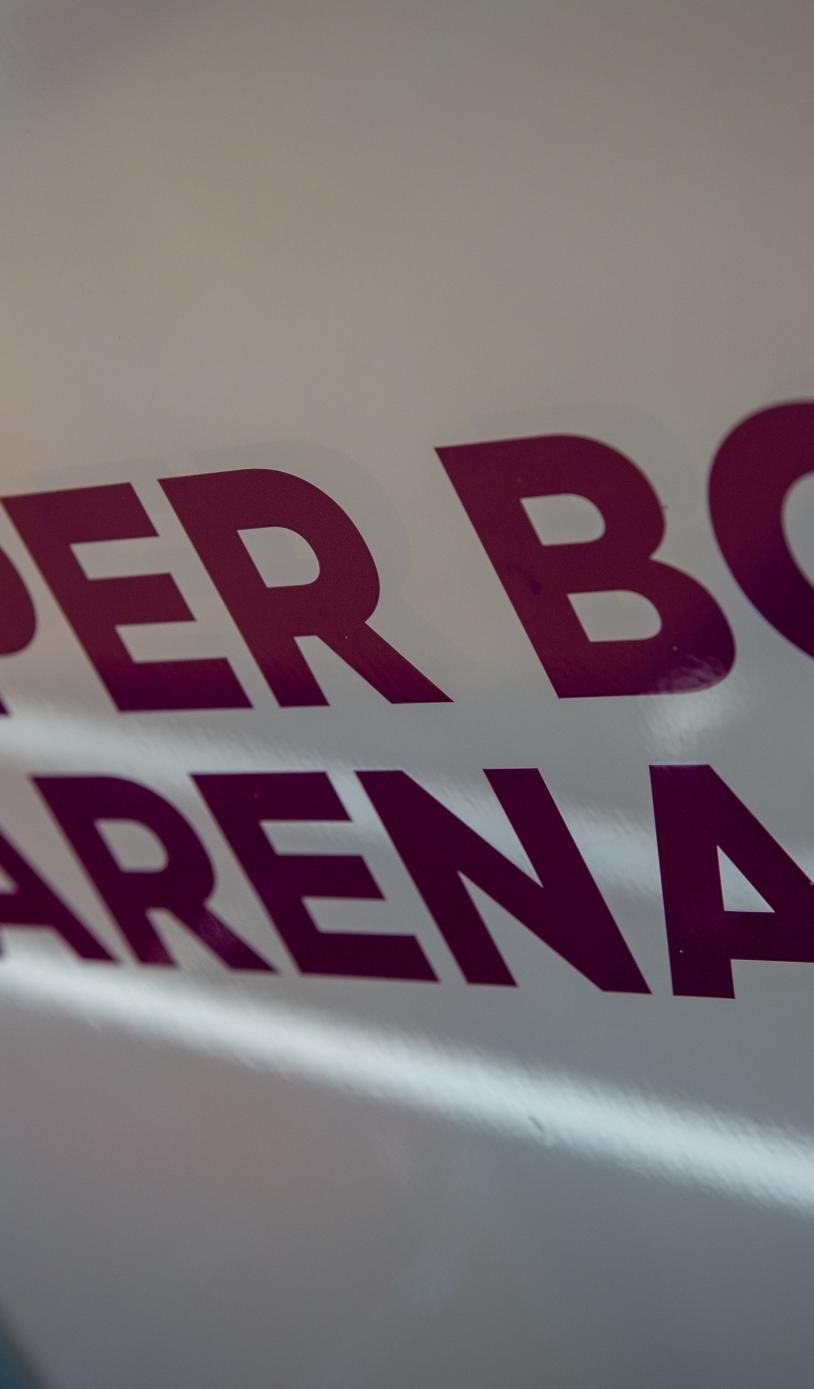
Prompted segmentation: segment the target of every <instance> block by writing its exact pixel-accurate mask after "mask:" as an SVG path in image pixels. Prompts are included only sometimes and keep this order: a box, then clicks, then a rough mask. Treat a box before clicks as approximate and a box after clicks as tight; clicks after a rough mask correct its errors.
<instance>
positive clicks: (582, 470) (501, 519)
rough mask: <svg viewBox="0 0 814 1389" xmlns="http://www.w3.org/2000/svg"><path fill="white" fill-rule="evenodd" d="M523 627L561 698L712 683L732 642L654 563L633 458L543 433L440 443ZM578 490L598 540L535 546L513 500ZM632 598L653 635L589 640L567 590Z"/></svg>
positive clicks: (654, 505) (693, 591)
mask: <svg viewBox="0 0 814 1389" xmlns="http://www.w3.org/2000/svg"><path fill="white" fill-rule="evenodd" d="M438 456H439V458H440V459H441V462H442V463H443V465H444V467H445V468H446V471H447V474H448V475H449V478H450V481H451V482H452V485H453V486H454V488H455V490H456V492H457V493H458V496H459V497H460V499H461V501H462V502H463V505H464V507H465V508H466V511H467V514H468V515H469V519H470V520H471V522H472V524H473V526H474V527H475V530H476V531H477V533H478V535H479V537H480V540H481V542H482V544H483V545H484V547H485V549H486V552H487V554H488V556H489V558H490V560H491V561H492V564H493V565H494V568H495V570H496V572H497V575H498V577H499V579H500V581H501V583H502V584H503V587H504V589H505V590H506V593H507V595H508V597H509V599H510V601H511V603H512V605H513V607H514V610H515V612H516V613H517V616H518V617H519V618H520V621H521V622H522V624H523V626H524V627H525V629H526V633H527V635H528V637H529V639H530V641H531V643H532V645H533V647H534V649H535V651H536V652H537V655H538V657H539V659H540V661H541V662H542V664H543V666H544V667H545V670H546V672H547V674H548V677H549V679H550V680H551V683H552V684H553V686H554V689H555V690H556V691H557V694H558V695H560V697H561V698H569V699H573V698H576V697H582V696H591V695H592V696H602V695H641V694H659V693H667V692H671V691H678V690H698V689H703V688H705V687H706V686H708V685H714V684H716V683H717V682H718V681H719V680H722V679H723V677H724V676H725V675H726V674H727V673H728V672H729V670H730V669H731V668H732V664H733V661H734V659H735V646H734V642H733V639H732V634H731V632H730V630H729V626H728V624H727V621H726V618H725V617H724V615H723V613H722V612H721V610H720V608H719V607H718V605H717V603H716V602H715V601H714V599H713V598H712V597H711V596H710V594H709V593H707V591H706V589H704V588H702V586H701V584H699V583H698V582H697V581H696V580H695V579H692V578H690V577H689V575H687V574H684V573H683V572H682V571H681V570H679V569H676V568H674V567H673V566H672V565H668V564H665V563H663V562H662V561H661V560H656V559H653V558H652V556H653V553H654V551H655V550H656V549H657V547H658V546H659V545H660V544H661V542H662V540H663V539H664V531H665V527H664V517H663V512H662V508H661V504H660V502H659V499H658V497H657V496H656V493H655V492H654V490H653V488H652V487H651V485H650V483H649V482H648V481H647V478H646V477H645V476H644V474H643V473H641V472H640V470H639V469H638V468H637V467H636V466H635V464H634V463H632V462H631V461H630V459H629V458H626V457H625V456H624V455H623V454H621V453H618V452H617V451H616V450H615V449H612V448H609V447H608V446H607V445H606V444H601V443H598V442H597V441H596V440H594V439H585V438H580V437H578V436H575V435H574V436H572V435H548V436H542V437H540V438H532V439H508V440H504V441H501V442H499V443H482V444H463V445H460V446H457V447H453V448H443V449H439V450H438ZM568 494H576V495H578V496H581V497H586V498H587V499H588V500H589V501H591V502H593V504H594V505H595V506H596V507H598V509H599V511H600V512H601V514H602V517H603V520H604V523H605V530H604V533H603V534H602V535H601V536H600V537H599V539H598V540H592V541H585V542H582V543H579V544H568V545H543V544H542V543H541V542H540V540H539V539H538V537H537V534H536V532H535V530H534V527H533V525H532V523H531V521H530V520H529V518H528V516H527V515H526V512H525V510H524V508H523V505H522V502H523V499H527V498H532V497H550V496H557V495H568ZM620 590H624V591H628V592H633V593H638V594H641V595H642V596H643V597H645V598H646V599H648V601H649V602H650V603H652V605H653V607H654V608H655V609H656V611H657V612H658V615H659V618H660V622H661V627H660V630H659V631H658V632H657V633H656V634H655V635H654V636H651V637H646V638H639V639H628V640H624V641H591V640H590V639H589V637H588V636H587V634H586V632H585V630H584V628H583V627H582V624H581V623H580V621H579V619H578V617H577V615H576V613H575V611H574V608H573V606H572V604H571V603H570V601H569V597H570V596H571V595H574V594H579V593H601V592H616V591H620Z"/></svg>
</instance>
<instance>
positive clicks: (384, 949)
mask: <svg viewBox="0 0 814 1389" xmlns="http://www.w3.org/2000/svg"><path fill="white" fill-rule="evenodd" d="M194 780H195V782H196V784H197V786H198V787H199V788H200V791H201V793H202V794H203V796H204V798H205V800H206V803H207V805H208V806H209V808H210V810H211V811H212V814H213V815H214V816H215V819H216V820H217V822H218V824H219V825H220V827H221V829H222V830H223V833H224V834H225V836H226V838H227V840H228V841H229V844H230V845H231V847H232V849H233V850H234V853H235V855H236V856H237V858H238V860H239V862H240V863H241V865H242V867H243V869H244V871H245V873H246V875H247V877H248V878H249V880H250V882H251V883H252V885H253V886H254V889H255V891H256V893H257V895H258V897H259V898H260V900H261V902H262V903H263V905H264V906H265V908H266V910H267V911H268V913H269V916H270V917H271V919H272V921H273V922H274V924H275V926H276V927H277V930H278V931H279V932H280V935H281V936H282V938H283V940H284V941H285V943H286V945H287V946H288V949H289V950H290V952H291V954H292V956H293V958H294V960H295V961H296V964H297V966H298V968H299V969H300V970H301V971H302V973H303V974H339V975H346V976H348V977H352V978H368V979H425V980H434V979H435V977H436V976H435V973H434V972H433V969H432V967H431V965H430V963H429V961H428V960H427V958H426V956H425V955H424V952H423V950H422V949H421V946H420V945H419V943H418V941H417V940H416V939H415V938H414V937H413V936H405V935H391V936H384V935H372V934H370V935H368V934H364V935H363V934H361V933H351V932H344V931H321V930H320V929H319V927H318V926H317V925H316V924H315V922H314V920H313V917H312V916H311V914H310V912H309V911H308V908H307V907H306V905H305V899H306V898H310V897H314V898H334V899H343V900H344V899H357V900H358V899H363V900H376V901H379V900H381V898H382V892H381V889H380V888H379V886H378V884H377V882H376V880H375V878H374V877H373V875H372V873H371V872H370V869H369V868H368V867H367V864H366V863H365V862H364V860H363V859H361V858H359V857H358V855H350V854H280V853H277V851H276V850H275V849H274V848H273V847H272V845H271V844H270V842H269V839H268V837H267V835H266V834H265V832H264V830H263V824H264V823H266V822H274V821H294V822H296V821H305V820H320V821H326V820H327V821H335V820H336V821H339V820H347V819H348V818H349V816H348V814H347V811H346V810H345V807H344V806H343V804H342V802H341V800H340V799H339V796H338V795H337V793H336V791H335V790H334V788H333V786H332V785H331V782H330V780H329V778H328V777H327V775H326V774H325V773H324V772H261V773H252V772H248V773H241V774H235V775H210V776H196V777H195V778H194Z"/></svg>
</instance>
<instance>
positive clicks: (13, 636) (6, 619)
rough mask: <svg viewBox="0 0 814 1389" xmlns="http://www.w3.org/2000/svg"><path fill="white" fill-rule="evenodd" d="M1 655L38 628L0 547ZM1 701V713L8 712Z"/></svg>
mask: <svg viewBox="0 0 814 1389" xmlns="http://www.w3.org/2000/svg"><path fill="white" fill-rule="evenodd" d="M0 594H2V602H1V603H0V655H3V656H10V655H12V654H13V653H14V652H15V651H24V650H25V648H26V647H27V646H28V644H29V643H30V642H31V640H32V639H33V636H34V633H35V631H36V630H37V616H36V613H35V612H34V604H33V603H32V601H31V595H30V594H29V592H28V589H27V588H26V586H25V584H24V583H23V581H22V579H21V578H20V575H19V574H18V572H17V569H16V568H15V566H14V565H13V564H12V562H11V560H10V559H9V557H8V555H7V554H5V552H4V551H3V550H0ZM7 712H8V711H7V709H6V706H5V705H4V704H3V703H2V701H0V714H5V713H7Z"/></svg>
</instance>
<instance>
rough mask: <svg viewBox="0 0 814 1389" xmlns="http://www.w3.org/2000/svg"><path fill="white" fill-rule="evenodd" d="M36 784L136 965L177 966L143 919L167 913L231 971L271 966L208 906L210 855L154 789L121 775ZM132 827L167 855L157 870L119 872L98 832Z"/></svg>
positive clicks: (211, 885) (43, 779)
mask: <svg viewBox="0 0 814 1389" xmlns="http://www.w3.org/2000/svg"><path fill="white" fill-rule="evenodd" d="M34 784H35V785H36V786H37V787H38V789H39V791H40V792H41V794H42V795H43V797H44V798H45V801H46V803H47V805H48V807H49V809H50V810H51V813H52V814H53V816H54V818H55V819H56V821H57V824H58V825H59V827H60V829H61V830H62V832H63V834H64V835H65V837H66V839H67V840H68V842H69V844H70V845H71V847H72V848H73V850H74V852H75V853H76V855H77V857H78V859H79V860H80V862H81V863H82V865H83V866H84V868H85V871H86V872H87V874H88V875H89V877H90V879H91V881H92V882H93V884H94V886H95V887H96V889H97V891H98V893H99V895H100V897H101V898H102V900H103V901H104V902H105V903H106V905H107V907H108V909H109V911H110V913H111V915H112V916H113V918H114V920H115V921H116V922H117V923H118V925H119V928H120V929H121V932H122V934H123V935H124V937H125V939H126V940H127V942H128V944H129V946H130V948H131V949H132V951H133V953H134V955H135V956H136V958H137V959H138V960H140V961H141V963H142V964H144V965H173V964H174V963H175V962H174V960H173V958H172V956H171V955H170V953H169V951H168V950H167V948H166V946H165V945H164V943H163V941H162V940H161V938H160V937H159V935H158V933H157V931H156V930H155V927H154V926H153V924H152V922H151V920H150V917H149V913H150V911H155V910H164V911H168V912H171V913H172V914H173V916H175V917H176V918H177V920H178V921H180V922H181V923H182V925H184V926H186V927H187V929H188V930H189V931H191V932H192V934H193V935H195V936H197V937H198V939H199V940H201V941H202V942H203V944H204V945H206V946H208V947H209V949H210V950H211V951H212V952H213V953H214V954H215V955H217V956H218V957H219V958H220V959H221V960H222V961H223V963H224V964H225V965H227V966H228V967H229V968H230V969H243V970H265V971H268V972H272V973H273V972H274V971H273V967H272V966H271V965H270V964H268V963H267V962H266V961H265V960H263V959H261V957H260V956H259V955H258V954H256V953H255V951H254V950H252V948H251V947H250V946H249V945H247V944H246V943H245V941H242V940H241V939H240V938H239V937H238V936H237V935H235V933H234V931H232V929H231V927H229V926H227V925H226V923H225V922H223V921H221V919H220V918H219V917H217V916H216V915H215V913H214V912H213V911H211V910H210V908H209V907H208V906H207V902H208V900H209V898H210V896H211V895H212V893H213V891H214V888H215V874H214V870H213V868H212V864H211V862H210V860H209V856H208V854H207V852H206V849H205V848H204V846H203V844H202V843H201V841H200V839H199V838H198V836H197V835H196V834H195V832H194V830H193V829H192V827H191V825H189V824H188V823H187V821H186V820H185V819H184V817H183V815H181V814H180V812H179V811H177V810H176V809H175V807H174V806H172V805H170V804H169V802H168V801H165V800H164V799H163V798H162V797H161V796H159V795H158V794H157V793H156V792H155V791H151V790H149V789H148V788H147V787H146V786H141V785H139V783H138V782H134V781H126V780H125V779H124V778H120V777H104V776H98V777H96V776H67V777H59V776H46V777H36V778H35V779H34ZM110 820H113V821H116V820H124V821H135V822H136V823H137V824H139V825H143V826H145V827H146V828H147V829H148V830H150V831H151V832H152V833H153V834H154V835H155V836H156V838H157V839H158V841H159V843H160V844H161V845H162V847H163V849H164V851H165V853H166V860H167V861H166V863H165V864H164V865H163V866H162V867H161V868H149V869H132V868H131V869H125V868H122V867H121V865H120V864H119V863H118V862H117V860H116V859H115V857H114V856H113V854H112V853H111V851H110V849H109V848H108V846H107V844H106V843H105V840H104V838H103V836H102V834H101V832H100V830H99V823H100V822H101V821H110Z"/></svg>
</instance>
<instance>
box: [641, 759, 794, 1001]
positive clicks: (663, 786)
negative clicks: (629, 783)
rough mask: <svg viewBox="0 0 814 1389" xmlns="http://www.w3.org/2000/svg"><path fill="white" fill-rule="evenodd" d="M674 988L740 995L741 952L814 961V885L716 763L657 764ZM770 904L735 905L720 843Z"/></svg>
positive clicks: (746, 956) (656, 802) (654, 778)
mask: <svg viewBox="0 0 814 1389" xmlns="http://www.w3.org/2000/svg"><path fill="white" fill-rule="evenodd" d="M650 777H651V782H652V788H653V807H654V810H655V815H656V835H657V839H658V851H659V863H660V865H661V883H662V892H663V895H664V915H665V919H666V923H667V939H668V945H669V952H670V969H671V971H672V976H673V992H674V993H675V994H689V995H694V996H696V997H701V998H734V997H735V988H734V983H733V979H732V961H733V960H796V961H801V962H802V961H810V962H814V888H813V887H812V884H811V883H810V882H809V880H808V878H807V877H806V875H805V873H803V872H802V870H801V869H800V868H798V867H797V864H796V863H795V862H794V861H793V859H791V858H789V855H788V854H787V853H786V852H785V850H783V849H781V847H780V845H779V844H778V843H777V841H776V840H775V839H773V838H772V836H771V835H770V834H769V832H768V830H766V829H765V828H764V827H763V825H761V824H760V822H759V821H758V820H757V819H756V818H755V816H754V815H753V814H752V812H751V811H750V810H748V809H747V808H746V806H745V805H744V804H743V802H742V801H740V800H738V798H737V796H736V795H735V794H734V792H733V791H731V790H730V788H729V787H728V786H727V785H726V782H724V781H722V779H721V778H720V777H719V776H718V774H717V773H716V772H714V771H713V770H712V768H711V767H706V766H686V767H651V769H650ZM719 848H720V849H721V850H722V851H723V852H724V853H725V854H726V855H727V857H728V858H730V859H731V860H732V862H733V863H734V864H735V866H736V867H737V868H739V869H740V871H741V872H742V873H743V874H744V876H745V877H746V878H748V880H749V882H750V883H752V884H753V886H754V887H755V888H757V890H758V892H759V893H760V894H761V896H762V897H764V898H765V900H766V902H767V903H768V904H769V906H770V907H772V909H773V910H772V911H771V912H748V911H727V910H726V909H725V907H724V900H723V890H722V887H721V874H720V867H719V861H718V849H719Z"/></svg>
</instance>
